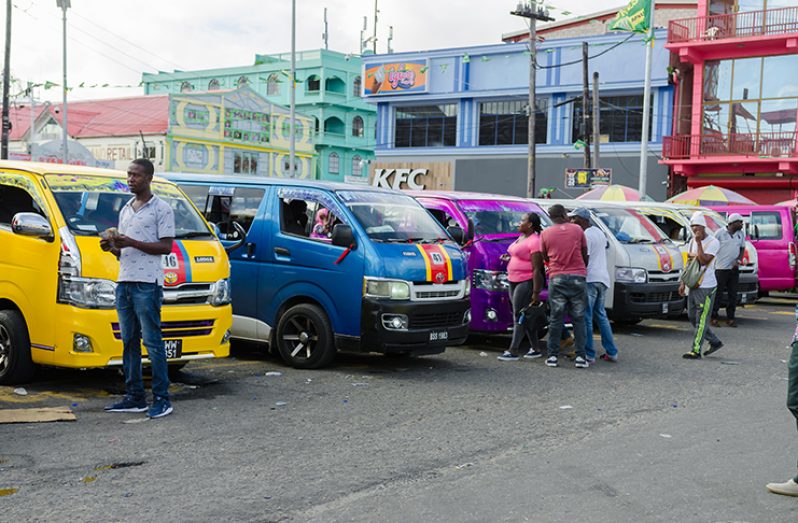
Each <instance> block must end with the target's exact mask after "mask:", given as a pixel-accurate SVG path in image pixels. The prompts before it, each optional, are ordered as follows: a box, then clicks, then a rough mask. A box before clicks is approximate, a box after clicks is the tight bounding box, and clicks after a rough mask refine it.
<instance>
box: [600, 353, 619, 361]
mask: <svg viewBox="0 0 798 523" xmlns="http://www.w3.org/2000/svg"><path fill="white" fill-rule="evenodd" d="M599 358H600V359H602V360H604V361H611V362H612V363H618V356H610V355H609V354H607V353H606V352H605V353H604V354H602V355H601V356H599Z"/></svg>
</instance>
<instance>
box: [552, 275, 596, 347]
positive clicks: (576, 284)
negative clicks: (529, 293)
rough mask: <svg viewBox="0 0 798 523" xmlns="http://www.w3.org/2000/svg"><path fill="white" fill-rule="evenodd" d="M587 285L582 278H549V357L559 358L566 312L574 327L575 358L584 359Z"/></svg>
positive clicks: (566, 276)
mask: <svg viewBox="0 0 798 523" xmlns="http://www.w3.org/2000/svg"><path fill="white" fill-rule="evenodd" d="M586 287H587V284H586V283H585V277H584V276H574V275H568V274H564V275H561V276H553V277H552V278H549V308H550V309H551V316H550V317H549V339H548V343H547V345H548V352H549V356H559V354H560V338H561V337H562V330H563V324H562V322H563V319H564V318H565V314H566V312H567V313H568V315H569V316H570V317H571V323H573V326H574V341H575V347H574V350H575V351H576V355H577V356H581V357H583V358H584V357H585V302H586V301H587V296H586V294H587V292H586Z"/></svg>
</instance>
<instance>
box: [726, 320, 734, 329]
mask: <svg viewBox="0 0 798 523" xmlns="http://www.w3.org/2000/svg"><path fill="white" fill-rule="evenodd" d="M726 325H728V326H729V327H734V328H737V322H736V321H734V320H726Z"/></svg>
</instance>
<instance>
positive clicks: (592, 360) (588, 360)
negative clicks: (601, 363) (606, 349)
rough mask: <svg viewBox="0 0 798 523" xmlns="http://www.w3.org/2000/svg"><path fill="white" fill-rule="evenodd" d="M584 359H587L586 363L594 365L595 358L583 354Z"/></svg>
mask: <svg viewBox="0 0 798 523" xmlns="http://www.w3.org/2000/svg"><path fill="white" fill-rule="evenodd" d="M585 361H587V364H588V365H595V364H596V358H591V357H589V356H585Z"/></svg>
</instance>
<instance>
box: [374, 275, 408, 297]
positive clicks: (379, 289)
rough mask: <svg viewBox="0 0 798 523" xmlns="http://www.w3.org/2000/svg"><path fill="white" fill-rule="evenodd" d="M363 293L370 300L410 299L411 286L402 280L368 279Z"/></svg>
mask: <svg viewBox="0 0 798 523" xmlns="http://www.w3.org/2000/svg"><path fill="white" fill-rule="evenodd" d="M363 292H364V294H365V296H366V297H368V298H387V299H390V300H409V299H410V285H408V284H407V282H406V281H401V280H373V279H370V278H366V279H365V283H364V290H363Z"/></svg>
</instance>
